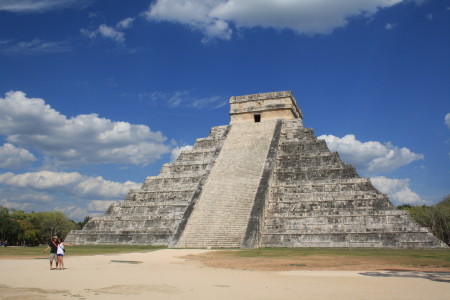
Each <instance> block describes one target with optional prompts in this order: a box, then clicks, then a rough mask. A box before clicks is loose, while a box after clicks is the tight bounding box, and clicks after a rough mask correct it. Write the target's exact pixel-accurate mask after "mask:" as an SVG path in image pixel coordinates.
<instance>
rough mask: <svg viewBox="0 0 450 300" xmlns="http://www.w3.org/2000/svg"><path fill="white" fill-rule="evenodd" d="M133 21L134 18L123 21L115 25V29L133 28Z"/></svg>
mask: <svg viewBox="0 0 450 300" xmlns="http://www.w3.org/2000/svg"><path fill="white" fill-rule="evenodd" d="M133 21H134V18H126V19H123V20H122V21H120V22H119V23H117V28H123V29H128V28H131V26H133Z"/></svg>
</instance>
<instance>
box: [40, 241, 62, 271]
mask: <svg viewBox="0 0 450 300" xmlns="http://www.w3.org/2000/svg"><path fill="white" fill-rule="evenodd" d="M58 242H59V239H58V237H57V236H56V235H55V236H54V237H53V239H52V240H51V241H50V242H49V243H48V247H47V249H45V250H44V251H42V253H45V252H47V250H48V249H50V270H53V261H55V264H56V269H58V259H57V257H56V253H57V252H58Z"/></svg>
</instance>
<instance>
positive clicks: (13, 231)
mask: <svg viewBox="0 0 450 300" xmlns="http://www.w3.org/2000/svg"><path fill="white" fill-rule="evenodd" d="M397 208H398V209H402V210H407V211H409V213H410V215H411V217H412V218H413V219H414V221H416V222H417V223H418V224H420V225H422V226H424V227H428V228H429V229H430V230H431V231H432V232H433V234H434V235H435V236H436V237H438V238H439V239H441V240H442V241H444V242H445V243H446V244H447V245H450V195H447V196H446V197H445V198H444V199H443V200H442V201H441V202H439V203H437V204H435V205H432V206H427V205H422V206H412V205H408V204H406V205H400V206H398V207H397ZM88 221H89V217H85V218H84V220H83V222H78V223H77V222H75V221H72V220H69V219H68V218H67V217H66V216H65V215H64V214H63V213H62V212H60V211H51V212H49V211H44V212H30V213H26V212H24V211H21V210H15V209H12V210H9V209H7V208H6V207H3V206H0V240H1V241H2V242H3V243H4V242H6V241H7V243H8V244H9V245H23V246H25V245H27V246H29V245H38V244H46V243H47V242H48V241H49V240H50V239H51V238H52V237H53V236H55V235H57V236H59V237H61V238H65V237H66V235H67V234H68V233H69V231H71V230H73V229H81V228H83V226H84V224H86V223H87V222H88Z"/></svg>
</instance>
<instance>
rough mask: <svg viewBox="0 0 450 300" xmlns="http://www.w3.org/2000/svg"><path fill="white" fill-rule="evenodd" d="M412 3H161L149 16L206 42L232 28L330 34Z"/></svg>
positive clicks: (223, 36) (306, 0)
mask: <svg viewBox="0 0 450 300" xmlns="http://www.w3.org/2000/svg"><path fill="white" fill-rule="evenodd" d="M407 1H409V0H365V1H361V0H341V1H330V0H315V1H311V0H297V1H293V0H284V1H280V0H247V1H239V0H157V1H156V2H154V3H153V4H152V5H151V6H150V8H149V9H148V11H147V12H146V16H147V19H148V20H150V21H168V22H176V23H181V24H184V25H187V26H189V27H190V28H192V29H194V30H199V31H201V32H203V34H204V35H205V39H206V40H208V39H211V38H220V39H224V40H228V39H230V38H231V34H232V29H231V25H234V26H235V27H236V28H239V27H247V28H252V27H264V28H275V29H290V30H293V31H295V32H297V33H299V34H308V35H314V34H327V33H331V32H332V31H333V30H334V29H336V28H339V27H344V26H345V25H347V23H348V21H347V20H348V18H350V17H354V16H364V17H367V16H371V15H374V14H375V13H376V12H378V11H379V10H380V9H383V8H387V7H391V6H393V5H395V4H398V3H401V2H407Z"/></svg>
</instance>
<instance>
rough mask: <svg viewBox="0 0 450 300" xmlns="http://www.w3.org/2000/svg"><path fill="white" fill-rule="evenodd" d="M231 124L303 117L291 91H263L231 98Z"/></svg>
mask: <svg viewBox="0 0 450 300" xmlns="http://www.w3.org/2000/svg"><path fill="white" fill-rule="evenodd" d="M230 116H231V122H230V123H231V124H234V123H240V122H260V121H262V120H269V119H288V120H290V119H303V116H302V111H301V110H300V108H299V107H298V105H297V101H295V98H294V95H292V92H291V91H283V92H272V93H262V94H253V95H244V96H237V97H236V96H233V97H231V98H230Z"/></svg>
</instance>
